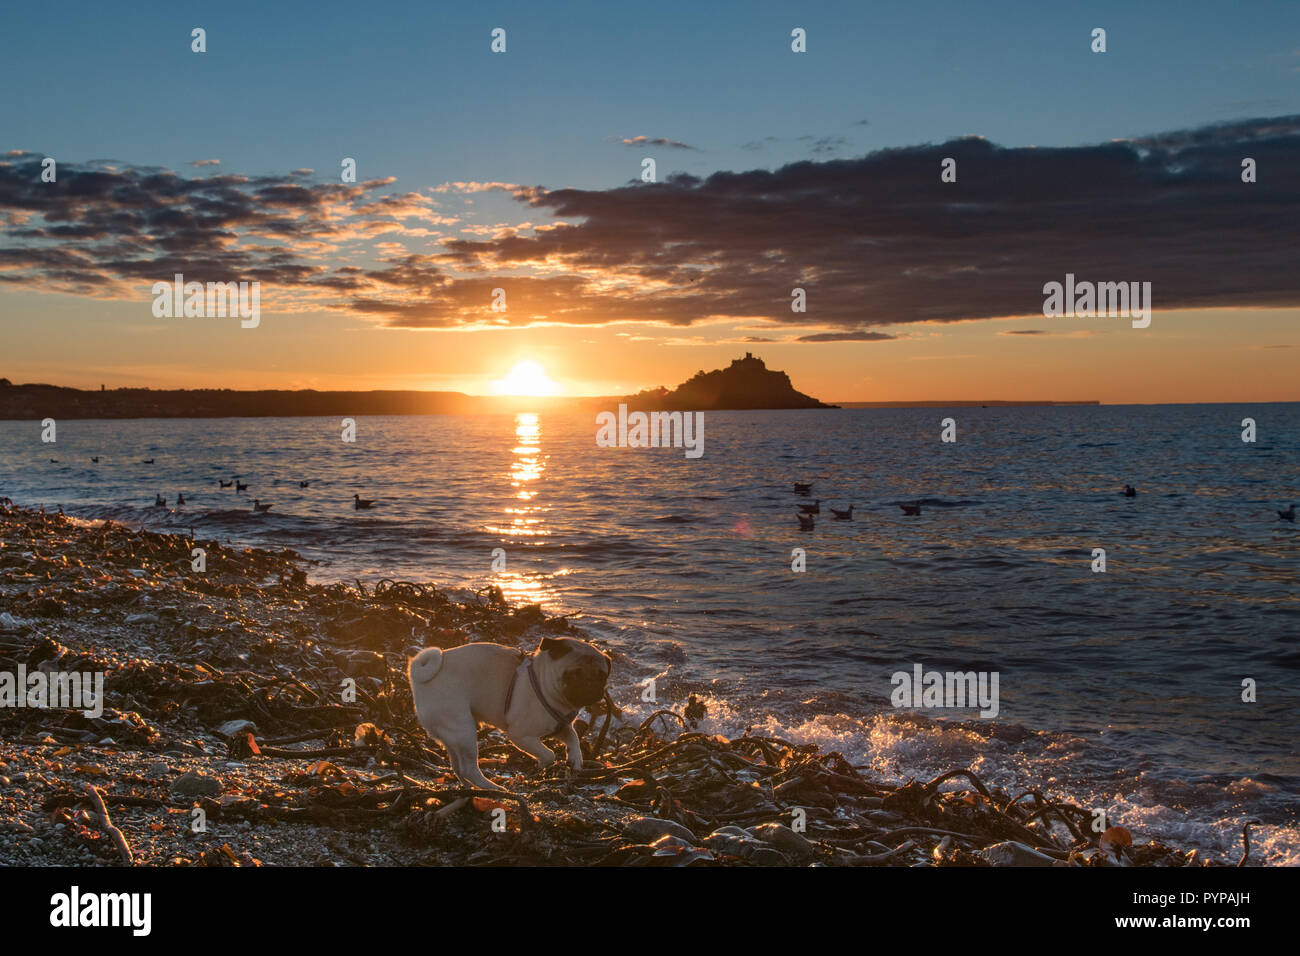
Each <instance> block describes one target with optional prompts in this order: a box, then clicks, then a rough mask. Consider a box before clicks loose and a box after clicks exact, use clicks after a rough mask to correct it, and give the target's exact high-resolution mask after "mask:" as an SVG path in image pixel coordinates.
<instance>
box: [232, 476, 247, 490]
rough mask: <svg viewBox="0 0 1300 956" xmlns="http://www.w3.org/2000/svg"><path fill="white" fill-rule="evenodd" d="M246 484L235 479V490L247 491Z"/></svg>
mask: <svg viewBox="0 0 1300 956" xmlns="http://www.w3.org/2000/svg"><path fill="white" fill-rule="evenodd" d="M247 490H248V485H246V484H244V483H243V482H242V481H240V480H239V479H238V478H236V479H235V491H237V492H238V491H247Z"/></svg>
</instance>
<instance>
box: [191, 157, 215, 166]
mask: <svg viewBox="0 0 1300 956" xmlns="http://www.w3.org/2000/svg"><path fill="white" fill-rule="evenodd" d="M190 165H191V166H220V165H221V160H219V159H195V160H191V161H190Z"/></svg>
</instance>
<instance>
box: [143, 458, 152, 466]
mask: <svg viewBox="0 0 1300 956" xmlns="http://www.w3.org/2000/svg"><path fill="white" fill-rule="evenodd" d="M140 464H142V465H152V464H153V459H152V458H146V459H145V460H144V461H142V462H140Z"/></svg>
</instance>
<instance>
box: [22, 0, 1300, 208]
mask: <svg viewBox="0 0 1300 956" xmlns="http://www.w3.org/2000/svg"><path fill="white" fill-rule="evenodd" d="M109 9H110V8H107V7H105V6H104V5H103V4H102V3H95V4H79V3H72V4H67V5H60V7H59V9H58V12H57V14H54V13H52V11H51V8H49V7H47V6H44V5H40V4H11V5H8V6H7V9H6V12H5V21H6V23H5V30H4V31H3V34H2V35H0V63H2V64H3V65H2V67H0V69H2V70H3V76H4V89H5V97H4V107H3V120H4V122H3V127H2V128H3V130H4V140H5V143H6V148H9V149H13V148H23V149H30V150H33V151H43V152H45V153H46V154H47V155H53V156H66V157H68V158H70V159H72V158H75V159H78V160H85V159H94V158H113V159H118V160H122V161H124V162H133V163H141V164H148V163H152V164H157V165H164V166H169V167H171V168H181V167H182V166H183V165H184V164H185V163H187V162H190V161H192V160H196V159H203V158H208V157H219V158H221V160H222V164H223V166H224V167H225V168H227V169H236V170H240V171H242V172H246V173H278V172H283V171H286V170H288V169H294V168H299V167H311V168H314V169H316V170H318V171H325V170H329V169H332V168H334V167H337V165H338V161H339V158H341V157H342V156H354V157H356V158H357V159H358V161H359V163H360V164H361V172H362V175H364V176H390V175H391V176H396V177H398V184H399V186H400V185H417V184H418V185H425V184H429V183H437V182H443V181H447V180H479V181H484V180H498V181H503V182H512V183H513V182H518V183H536V184H543V185H546V186H548V187H552V188H556V187H561V186H566V185H579V186H584V187H593V188H594V187H608V186H612V185H615V184H616V183H619V182H621V181H624V180H627V179H630V178H632V177H633V176H635V175H636V174H637V173H638V171H639V167H638V165H637V163H638V162H639V159H640V152H641V151H636V150H633V149H629V148H628V147H623V146H619V145H616V141H617V140H619V139H621V138H623V137H632V136H637V135H646V136H651V137H668V138H671V139H674V140H678V141H681V142H685V143H688V144H690V145H692V146H696V147H697V148H698V151H694V150H689V151H688V150H673V149H662V148H661V149H656V150H651V151H649V152H650V153H651V154H653V155H655V156H656V158H657V160H658V161H659V162H661V164H662V166H661V175H662V173H663V172H665V171H667V169H681V170H685V171H688V172H693V173H696V174H705V173H708V172H711V171H713V170H715V169H745V168H751V167H757V166H761V167H767V168H771V167H773V166H775V165H778V164H780V163H782V162H786V161H790V160H794V159H801V158H809V157H810V156H812V155H813V154H812V153H811V151H810V148H809V141H806V140H805V141H800V140H799V139H798V137H800V136H812V137H816V138H824V137H844V138H845V139H846V140H847V144H846V145H845V146H844V147H843V148H842V149H841V151H840V155H850V154H853V153H861V152H864V151H868V150H873V149H880V148H886V147H891V146H900V145H915V144H919V143H925V142H941V141H943V140H946V139H948V138H951V137H954V136H960V135H964V134H978V135H982V136H985V137H987V138H988V139H991V140H993V141H995V142H997V143H999V144H1001V145H1004V146H1027V145H1040V146H1056V145H1075V144H1081V143H1096V142H1102V141H1105V140H1108V139H1111V138H1113V137H1121V136H1135V135H1141V134H1147V133H1152V132H1159V131H1163V130H1168V129H1177V128H1184V127H1191V126H1198V125H1202V124H1205V123H1209V122H1216V121H1221V120H1225V119H1231V118H1236V117H1245V116H1257V115H1259V116H1263V115H1278V114H1281V113H1286V112H1293V111H1295V109H1296V106H1297V102H1298V98H1297V93H1298V91H1300V73H1297V72H1296V70H1297V68H1300V57H1298V56H1297V55H1296V51H1297V49H1300V4H1297V3H1294V2H1278V3H1251V4H1241V5H1239V4H1232V3H1206V2H1172V3H1166V2H1144V3H1132V2H1122V3H1104V2H1103V3H1046V4H1045V3H1037V2H1035V3H1006V4H997V3H995V4H973V3H965V2H961V3H889V4H878V3H845V4H816V3H813V4H808V3H797V4H790V3H717V4H704V3H658V2H656V3H654V4H650V5H641V4H600V3H545V4H538V3H527V4H492V3H481V4H478V3H476V4H447V3H427V2H424V3H376V4H357V3H329V2H325V3H311V4H294V3H286V4H278V3H255V4H253V3H226V2H223V3H174V2H172V3H151V2H144V3H127V4H115V5H113V6H112V7H111V16H109V17H105V16H104V14H105V13H106V12H108V11H109ZM193 26H202V27H204V28H205V29H206V30H207V32H208V52H207V53H206V54H205V55H202V56H198V55H195V54H192V53H191V52H190V50H189V30H190V29H191V27H193ZM496 26H501V27H504V28H505V29H506V30H507V40H508V50H507V53H506V54H504V55H498V56H493V55H491V54H490V53H489V51H488V43H489V32H490V30H491V29H492V28H493V27H496ZM793 26H801V27H804V28H805V29H806V30H807V31H808V37H809V40H808V53H807V54H805V55H803V56H792V55H791V54H790V52H789V42H790V41H789V33H790V29H791V28H792V27H793ZM1097 26H1101V27H1104V28H1105V29H1106V30H1107V42H1108V51H1107V53H1106V54H1105V55H1095V54H1092V53H1091V52H1090V50H1089V43H1090V32H1091V30H1092V28H1093V27H1097ZM864 119H865V120H867V121H868V124H869V125H867V126H857V125H854V124H856V123H858V122H859V121H860V120H864ZM768 136H775V137H778V138H779V139H780V140H781V141H780V142H775V143H768V144H765V147H764V148H763V149H761V150H745V149H742V148H741V147H742V145H743V144H746V143H752V142H756V141H757V142H762V141H763V140H764V138H765V137H768Z"/></svg>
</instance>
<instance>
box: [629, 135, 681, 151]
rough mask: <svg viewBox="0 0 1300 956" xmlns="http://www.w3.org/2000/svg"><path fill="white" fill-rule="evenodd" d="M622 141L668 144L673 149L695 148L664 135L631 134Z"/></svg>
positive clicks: (632, 144) (637, 143) (636, 143)
mask: <svg viewBox="0 0 1300 956" xmlns="http://www.w3.org/2000/svg"><path fill="white" fill-rule="evenodd" d="M620 142H622V144H623V145H624V146H668V147H671V148H672V149H694V148H695V147H694V146H688V145H687V144H686V143H682V142H678V141H677V140H675V139H668V138H667V137H664V136H657V137H655V138H653V139H652V138H651V137H649V136H630V137H625V138H624V139H622V140H621V141H620Z"/></svg>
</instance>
